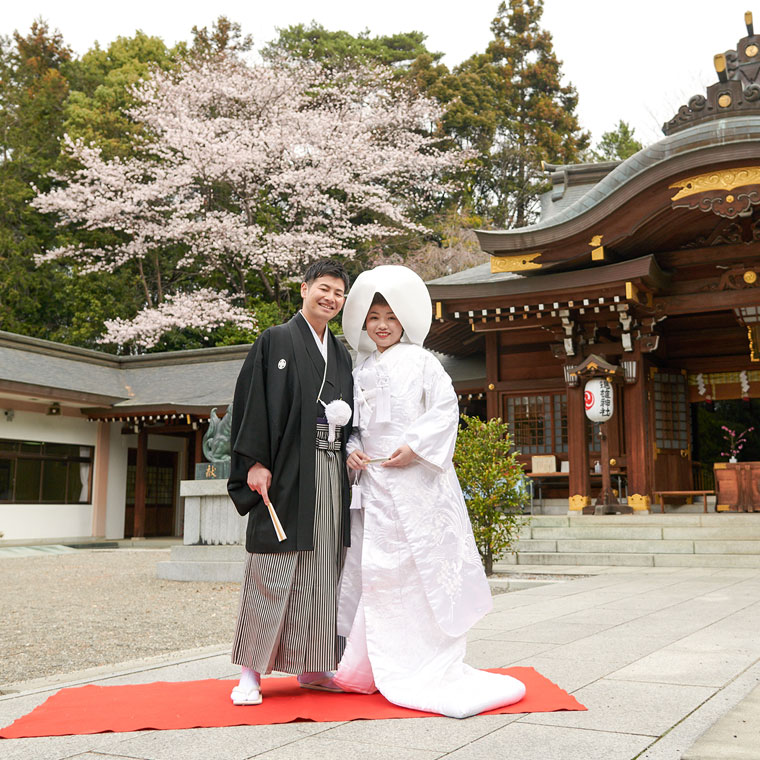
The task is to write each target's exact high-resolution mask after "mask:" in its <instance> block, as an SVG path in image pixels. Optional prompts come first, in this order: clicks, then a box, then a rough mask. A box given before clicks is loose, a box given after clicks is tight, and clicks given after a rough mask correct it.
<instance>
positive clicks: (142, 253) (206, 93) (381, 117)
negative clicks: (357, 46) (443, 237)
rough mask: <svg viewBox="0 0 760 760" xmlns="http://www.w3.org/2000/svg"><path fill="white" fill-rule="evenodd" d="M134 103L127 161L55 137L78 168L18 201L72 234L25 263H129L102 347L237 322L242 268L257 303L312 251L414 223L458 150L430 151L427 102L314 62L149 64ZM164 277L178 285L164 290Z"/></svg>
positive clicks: (364, 73) (375, 75)
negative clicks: (130, 286) (129, 302)
mask: <svg viewBox="0 0 760 760" xmlns="http://www.w3.org/2000/svg"><path fill="white" fill-rule="evenodd" d="M135 95H136V100H137V105H136V106H135V107H134V108H133V109H132V110H131V111H130V112H129V115H130V116H131V118H132V119H134V120H135V121H137V122H140V123H141V124H142V125H143V127H144V129H143V133H144V135H145V136H144V137H141V138H139V142H138V143H137V144H136V145H135V146H134V153H133V155H132V156H131V157H129V158H114V159H107V158H105V157H104V156H103V155H102V153H101V152H100V151H99V150H98V148H97V147H94V146H92V145H86V144H84V143H82V142H76V141H73V140H71V139H69V138H66V141H65V146H66V150H67V152H68V153H69V155H70V156H71V157H72V158H73V159H75V160H76V162H77V163H78V165H79V167H80V168H79V169H77V170H76V171H74V172H73V173H71V174H70V175H68V176H56V177H55V179H56V180H57V184H56V186H55V187H54V188H53V189H52V190H50V191H49V192H47V193H40V194H38V195H37V197H36V198H35V199H34V201H33V205H34V206H35V207H36V208H37V209H39V210H40V211H43V212H49V213H54V214H56V215H57V218H58V224H59V226H60V227H61V228H62V229H65V230H67V231H69V232H70V233H71V234H70V235H69V238H68V239H72V238H73V239H74V240H76V241H77V242H72V243H67V244H65V245H61V246H59V247H57V248H53V249H51V250H48V251H46V252H45V253H43V254H41V255H40V256H38V257H37V260H38V262H42V261H45V260H51V259H66V260H70V261H73V262H75V263H76V264H77V265H78V267H79V268H80V269H81V271H83V272H91V271H104V272H113V271H116V270H117V269H119V268H120V267H123V266H124V265H126V264H128V263H135V264H136V266H137V269H138V272H139V275H140V277H141V279H142V287H143V291H144V297H145V304H146V305H145V308H144V309H143V310H142V311H140V312H139V313H138V314H137V315H136V316H135V317H134V318H133V319H132V320H123V319H114V320H111V321H109V322H107V323H106V330H107V332H106V334H105V336H104V338H103V339H104V340H107V341H109V342H111V341H116V342H119V343H122V344H124V343H133V344H134V345H136V346H140V347H142V348H148V347H151V346H153V345H155V344H156V342H157V341H158V340H159V339H160V336H161V335H162V334H163V333H164V332H166V331H167V330H169V329H175V328H181V327H183V326H186V327H191V326H192V327H196V328H206V327H208V328H211V327H212V326H218V325H220V324H223V323H224V322H225V321H227V322H235V323H237V324H243V322H241V320H242V319H243V314H244V313H243V311H242V309H241V308H240V305H241V304H243V303H244V301H245V298H246V296H249V295H252V294H250V293H248V292H247V284H246V277H247V275H248V273H251V272H253V273H256V274H258V275H259V277H260V278H261V279H262V281H263V282H264V284H265V287H266V288H267V290H268V295H269V296H270V297H272V296H274V295H275V293H276V291H277V288H278V287H279V283H281V282H283V281H284V280H287V279H288V278H289V277H292V276H294V275H295V274H296V273H299V272H300V271H301V270H302V269H303V267H304V266H305V265H306V264H308V263H309V262H310V261H312V260H314V259H316V258H321V257H326V256H343V257H346V258H351V257H352V256H354V255H355V252H356V246H357V245H358V244H359V243H361V242H363V241H367V240H370V239H378V238H380V239H382V238H387V237H389V236H392V235H398V234H401V233H403V232H405V231H409V230H421V229H422V228H421V227H420V226H419V225H418V224H417V223H416V222H415V221H414V219H415V217H416V216H418V212H419V211H420V210H424V209H426V208H430V207H434V206H435V205H436V204H438V203H440V201H441V199H442V198H443V197H445V195H446V194H447V193H448V192H450V190H451V188H450V186H449V184H448V183H447V181H446V179H445V178H446V177H447V176H450V174H451V172H452V170H454V169H456V168H457V167H459V166H461V165H462V163H463V162H464V161H466V160H467V159H468V158H469V157H470V155H469V154H468V153H467V152H463V151H456V150H451V151H444V150H441V149H440V147H439V146H438V145H437V143H436V139H435V138H434V137H433V136H432V134H433V132H434V131H435V127H436V125H437V123H438V122H439V120H440V118H441V110H440V108H439V107H438V106H437V105H436V103H435V102H434V101H432V100H430V99H428V98H425V97H422V96H420V95H416V94H414V93H411V92H409V91H408V90H406V89H404V87H403V86H402V85H401V84H399V83H398V82H397V81H396V80H395V79H394V78H393V76H392V74H391V72H390V71H385V70H370V69H366V70H354V71H351V72H346V73H343V74H337V75H336V74H334V73H333V74H331V75H330V76H329V77H328V76H327V75H326V73H325V72H324V71H323V70H322V69H321V68H320V67H319V66H317V65H315V64H313V63H306V62H301V63H294V62H287V61H281V62H278V63H275V64H257V65H249V64H247V63H244V62H243V61H241V60H238V59H235V58H218V59H214V60H205V61H203V62H195V63H186V64H184V65H183V66H181V67H180V68H179V70H176V71H173V72H164V71H159V70H157V71H154V72H153V75H152V78H151V79H150V80H148V81H145V82H143V83H141V84H139V85H138V86H136V88H135ZM93 232H105V233H110V234H108V235H102V234H101V235H98V236H97V237H96V236H94V235H93V234H92V233H93ZM92 240H97V241H98V243H97V244H92V242H91V241H92ZM103 240H108V241H109V242H102V241H103ZM178 251H179V255H180V258H179V261H178V262H177V261H176V255H177V252H178ZM167 252H172V254H173V255H174V257H175V258H174V259H171V261H172V262H176V263H173V264H172V265H170V264H169V263H168V262H169V261H170V258H169V256H168V255H166V253H167ZM146 260H147V261H149V262H150V267H148V266H143V263H144V262H145V261H146ZM170 266H173V267H174V271H171V270H170ZM148 271H150V272H151V273H152V274H150V275H149V274H148ZM198 271H200V272H201V273H202V274H211V273H213V274H214V275H215V276H217V277H218V276H220V275H221V277H222V278H223V280H224V281H225V283H226V292H225V293H224V294H222V293H216V294H215V293H214V292H213V291H211V290H210V289H208V288H204V289H202V290H194V289H193V287H192V285H188V284H187V283H188V282H192V277H193V273H195V272H198ZM153 273H155V274H153ZM183 273H184V275H185V276H179V275H183ZM171 282H179V283H183V285H182V287H181V290H179V291H178V292H176V293H175V294H174V295H173V296H172V293H171V291H172V288H171V287H168V289H169V291H170V292H169V293H167V292H165V289H166V288H167V285H166V283H171ZM178 287H179V286H175V288H174V289H177V288H178ZM234 304H237V306H235V305H234ZM223 313H225V314H226V315H227V319H226V320H225V319H223V318H222V315H223Z"/></svg>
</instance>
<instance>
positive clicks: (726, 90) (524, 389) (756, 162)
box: [427, 14, 760, 513]
mask: <svg viewBox="0 0 760 760" xmlns="http://www.w3.org/2000/svg"><path fill="white" fill-rule="evenodd" d="M745 22H746V26H747V35H746V36H745V37H744V38H742V39H741V40H740V41H739V43H738V45H737V48H736V50H731V51H728V52H727V53H725V54H721V55H717V56H715V69H716V72H717V79H718V81H717V82H715V84H713V85H711V86H709V87H708V88H707V91H706V93H705V94H704V95H703V94H698V95H695V96H694V97H692V98H691V99H690V100H689V102H688V104H686V105H684V106H682V107H681V108H680V109H679V110H678V112H677V113H676V114H675V115H674V116H673V118H672V119H671V120H670V121H668V122H667V123H666V124H665V125H664V126H663V133H664V135H665V136H664V138H663V139H662V140H660V141H659V142H657V143H655V144H653V145H650V146H649V147H647V148H644V149H643V150H641V151H639V152H638V153H636V154H635V155H633V156H631V157H630V158H628V159H627V160H625V161H622V162H607V163H598V164H577V165H569V166H552V165H546V166H545V169H546V171H547V173H548V176H549V178H550V180H551V190H549V192H547V193H546V194H545V195H544V196H543V197H542V199H541V201H542V203H541V215H540V219H539V221H538V222H537V223H535V224H533V225H531V226H528V227H523V228H520V229H510V230H493V231H492V230H489V231H480V232H478V233H477V234H478V238H479V242H480V245H481V247H482V248H483V250H484V251H486V252H487V253H488V254H490V257H491V258H490V263H488V264H485V265H482V266H478V267H475V268H472V269H468V270H465V271H462V272H459V273H456V274H453V275H450V276H447V277H442V278H440V279H437V280H433V281H432V282H430V283H428V285H429V289H430V294H431V297H432V299H433V303H434V309H435V321H434V325H433V329H432V331H431V335H430V337H429V340H428V343H427V345H428V346H429V347H430V348H433V349H436V350H438V351H442V352H445V353H448V354H451V355H454V356H458V357H476V356H479V355H480V356H482V355H484V356H485V379H484V381H483V382H482V383H481V384H480V385H479V386H473V387H472V388H471V389H470V390H471V393H473V394H477V393H481V392H482V393H484V394H485V410H484V411H485V413H486V414H487V416H488V417H489V418H491V417H497V416H498V417H501V418H502V419H504V420H506V421H508V422H509V424H510V428H511V432H512V435H513V439H514V443H515V446H516V448H517V449H519V451H520V453H521V460H522V461H523V463H524V464H525V465H526V469H527V470H528V471H529V474H531V476H532V477H534V478H537V479H538V478H539V476H540V478H542V479H543V486H544V488H545V489H546V490H547V491H548V492H549V493H551V494H552V495H554V496H556V497H561V498H562V499H563V500H564V499H566V500H567V501H566V503H567V507H568V510H569V512H570V513H579V512H580V511H582V510H584V508H585V509H586V511H587V512H588V511H592V510H593V507H594V504H595V503H599V494H600V491H601V490H602V488H603V481H604V476H605V475H606V476H607V480H608V482H609V481H610V480H611V483H612V488H613V490H614V492H615V493H614V496H615V497H617V499H618V500H619V502H620V503H621V505H624V506H625V507H626V508H627V509H630V510H632V511H634V512H643V511H647V510H649V509H650V507H651V506H652V503H653V501H654V500H655V498H656V495H657V494H658V493H660V492H664V491H694V492H698V491H705V490H712V488H713V487H714V486H713V477H714V475H715V474H717V475H718V476H719V478H720V477H722V476H723V475H725V473H722V472H721V470H727V469H729V468H732V467H740V466H741V467H743V465H742V463H741V462H740V463H739V464H738V465H733V464H730V463H728V462H727V461H721V462H717V463H716V464H713V463H712V462H708V463H705V462H702V461H700V459H699V451H696V450H695V449H698V448H699V445H700V441H702V447H703V448H704V447H705V446H706V444H707V443H708V442H709V441H708V440H707V438H708V436H707V433H706V432H705V430H699V429H698V428H699V425H700V424H703V427H704V424H705V423H700V422H699V420H700V419H702V418H703V417H704V415H701V416H700V415H699V414H697V413H696V412H697V407H700V406H701V407H702V408H703V409H708V410H709V409H710V408H711V405H715V404H718V402H728V401H729V400H736V401H737V402H738V403H743V404H744V405H745V406H746V409H748V410H750V412H751V413H753V414H754V415H755V418H760V401H759V400H760V277H759V275H760V35H757V34H755V33H754V28H753V24H752V18H751V14H747V16H746V17H745ZM594 376H595V377H598V376H603V377H606V378H607V379H609V380H610V381H612V385H613V388H614V412H613V416H612V418H611V419H610V420H609V422H605V423H604V424H603V425H602V426H601V428H600V426H599V425H596V424H591V423H590V422H589V421H588V420H587V418H586V414H585V410H584V386H585V382H586V380H587V379H588V378H589V377H594ZM759 421H760V419H759ZM758 429H760V425H758ZM710 435H712V433H711V434H710ZM537 458H540V459H537ZM552 458H553V459H552ZM759 458H760V457H759ZM547 459H548V461H549V462H550V463H551V464H550V467H549V469H550V471H549V472H531V470H532V465H536V466H538V469H539V470H545V469H547V468H546V467H545V463H546V461H547ZM541 465H544V466H541ZM753 468H754V469H753V472H752V473H750V474H749V475H747V476H746V478H748V479H747V480H746V482H745V483H744V485H742V486H741V488H742V489H743V496H741V498H740V500H742V499H743V504H744V507H743V508H749V509H752V508H753V505H754V508H755V509H756V510H758V511H760V464H757V463H755V464H754V465H753ZM533 469H535V468H533ZM744 469H746V468H744ZM742 477H744V476H742ZM725 493H727V492H725ZM702 495H703V497H704V496H705V494H704V493H703V494H702ZM684 498H685V499H688V495H684ZM726 498H727V499H729V501H730V499H733V500H734V501H736V498H737V497H736V494H734V495H733V496H731V497H726ZM604 501H605V500H604V499H603V500H602V502H604ZM676 501H677V500H676ZM683 501H684V499H681V502H682V503H683ZM723 501H725V499H724V500H723ZM563 503H564V502H563ZM736 507H737V505H736V504H733V503H732V504H729V503H728V502H726V503H722V502H721V497H720V495H719V497H718V504H717V508H718V510H725V509H729V508H731V509H734V508H736ZM739 507H740V508H742V504H739ZM621 511H625V510H621Z"/></svg>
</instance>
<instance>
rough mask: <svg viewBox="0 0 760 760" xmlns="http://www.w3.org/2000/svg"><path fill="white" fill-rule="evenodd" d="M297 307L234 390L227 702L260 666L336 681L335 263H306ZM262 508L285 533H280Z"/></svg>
mask: <svg viewBox="0 0 760 760" xmlns="http://www.w3.org/2000/svg"><path fill="white" fill-rule="evenodd" d="M303 280H304V281H303V282H302V283H301V298H302V299H303V304H302V307H301V310H300V311H299V312H298V314H296V315H295V316H294V317H293V318H292V319H291V320H290V321H289V322H288V323H286V324H283V325H277V326H275V327H270V328H269V329H268V330H266V331H264V332H263V333H262V334H261V335H260V336H259V338H258V340H257V341H256V343H255V344H254V345H253V347H252V348H251V350H250V352H249V354H248V357H247V358H246V360H245V362H244V364H243V367H242V369H241V371H240V375H239V377H238V380H237V386H236V388H235V399H234V405H233V412H232V429H231V440H232V462H231V474H230V478H229V482H228V485H227V489H228V491H229V494H230V497H231V498H232V501H233V502H234V504H235V507H236V509H237V510H238V512H239V513H240V514H241V515H245V514H247V515H248V527H247V530H246V551H247V552H248V557H247V562H246V569H245V579H244V581H243V585H242V589H241V596H240V611H239V614H238V621H237V627H236V631H235V640H234V643H233V650H232V661H233V662H234V663H235V664H237V665H240V666H241V668H242V676H241V679H240V683H239V684H238V686H236V687H235V688H234V689H233V690H232V695H231V697H232V701H233V703H234V704H236V705H253V704H259V703H260V702H261V692H260V688H259V687H260V680H261V674H262V673H264V674H265V673H269V672H271V671H272V670H278V671H281V672H285V673H293V674H297V675H298V680H299V682H300V683H301V685H302V686H304V687H307V688H318V689H327V690H330V691H334V690H337V688H336V687H335V686H334V685H333V684H332V681H331V673H329V672H328V671H331V670H334V669H335V668H336V667H337V665H338V662H339V660H340V657H341V655H342V652H343V648H344V645H345V642H344V639H343V638H342V637H340V638H339V637H338V635H337V632H336V614H337V584H338V578H339V576H340V571H341V568H342V564H343V557H344V547H345V546H347V545H348V543H349V530H350V526H349V520H348V502H349V497H348V492H349V487H348V476H347V471H346V467H345V451H346V441H347V438H348V431H350V429H351V427H350V423H349V424H347V425H346V426H345V428H344V429H343V430H340V429H339V430H338V432H337V435H336V436H335V440H334V441H330V440H329V436H328V426H327V424H326V423H325V421H324V419H323V418H324V405H325V404H328V403H329V402H330V401H334V400H336V399H343V400H344V401H346V402H347V403H348V404H352V403H353V383H352V378H351V357H350V355H349V353H348V351H347V350H346V348H345V347H344V346H343V344H342V343H340V341H338V340H337V339H336V338H335V337H334V335H333V334H332V333H331V332H330V330H329V328H328V327H327V323H328V322H329V321H330V320H331V319H332V318H333V317H334V316H336V315H337V314H338V313H339V312H340V310H341V308H342V307H343V303H344V301H345V297H346V291H347V290H348V275H347V274H346V271H345V269H344V268H343V266H342V265H341V264H339V263H337V262H335V261H329V260H323V261H317V262H315V263H314V264H312V265H311V266H310V267H309V268H308V269H307V270H306V272H305V274H304V278H303ZM269 506H271V507H272V508H273V510H274V512H275V513H276V516H277V518H278V519H279V522H280V524H281V527H282V531H283V532H284V537H283V535H282V533H280V534H279V536H278V532H277V530H276V528H275V524H274V523H275V521H274V519H273V516H272V515H271V514H270V510H269Z"/></svg>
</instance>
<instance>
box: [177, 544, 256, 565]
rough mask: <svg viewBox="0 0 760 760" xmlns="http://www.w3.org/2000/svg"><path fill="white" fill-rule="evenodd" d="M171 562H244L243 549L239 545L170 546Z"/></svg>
mask: <svg viewBox="0 0 760 760" xmlns="http://www.w3.org/2000/svg"><path fill="white" fill-rule="evenodd" d="M170 559H171V561H172V562H209V561H213V562H244V561H245V547H244V546H240V544H218V545H212V544H194V545H190V546H185V545H180V546H172V550H171V554H170Z"/></svg>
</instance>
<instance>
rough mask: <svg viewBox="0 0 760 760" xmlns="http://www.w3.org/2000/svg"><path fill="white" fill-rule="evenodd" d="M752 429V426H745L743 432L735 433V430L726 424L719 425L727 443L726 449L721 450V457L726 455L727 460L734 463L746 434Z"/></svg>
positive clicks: (742, 446)
mask: <svg viewBox="0 0 760 760" xmlns="http://www.w3.org/2000/svg"><path fill="white" fill-rule="evenodd" d="M754 429H755V428H754V427H750V428H747V429H746V430H745V431H744V432H743V433H737V432H736V430H732V429H731V428H729V427H728V426H727V425H721V430H723V439H724V440H725V441H726V443H727V444H728V445H727V446H726V448H727V451H721V452H720V455H721V456H722V457H728V461H729V462H731V463H732V464H734V463H735V462H736V459H737V457H738V456H739V453H740V452H741V450H742V449H743V448H744V444H745V443H746V439H747V435H748V434H749V433H751V432H752V431H753V430H754Z"/></svg>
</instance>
